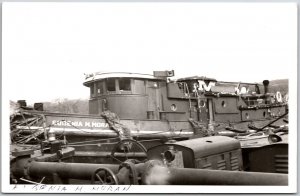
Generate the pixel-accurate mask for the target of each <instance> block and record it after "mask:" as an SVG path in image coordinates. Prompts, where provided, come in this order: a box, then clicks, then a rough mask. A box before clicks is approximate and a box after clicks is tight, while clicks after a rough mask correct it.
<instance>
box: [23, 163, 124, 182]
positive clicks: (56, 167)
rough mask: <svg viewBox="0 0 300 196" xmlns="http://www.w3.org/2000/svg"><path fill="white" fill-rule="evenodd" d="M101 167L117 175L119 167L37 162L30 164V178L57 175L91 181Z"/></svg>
mask: <svg viewBox="0 0 300 196" xmlns="http://www.w3.org/2000/svg"><path fill="white" fill-rule="evenodd" d="M100 167H105V168H109V169H111V170H112V171H113V172H114V173H115V174H116V173H117V172H118V169H119V165H112V164H86V163H62V162H36V161H33V162H31V163H30V164H28V175H29V176H30V177H33V176H34V177H41V176H52V175H53V174H57V175H58V176H60V177H62V178H73V179H86V180H90V179H91V177H92V174H93V173H94V171H96V170H97V169H98V168H100Z"/></svg>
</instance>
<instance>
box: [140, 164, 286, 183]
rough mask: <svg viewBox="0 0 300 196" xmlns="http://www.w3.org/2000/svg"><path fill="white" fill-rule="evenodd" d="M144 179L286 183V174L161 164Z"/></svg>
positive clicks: (150, 181) (183, 181)
mask: <svg viewBox="0 0 300 196" xmlns="http://www.w3.org/2000/svg"><path fill="white" fill-rule="evenodd" d="M146 179H147V182H146V184H160V185H162V184H172V185H288V175H287V174H275V173H260V172H243V171H223V170H205V169H191V168H164V167H161V166H156V167H153V168H152V171H151V172H149V175H148V177H147V178H146Z"/></svg>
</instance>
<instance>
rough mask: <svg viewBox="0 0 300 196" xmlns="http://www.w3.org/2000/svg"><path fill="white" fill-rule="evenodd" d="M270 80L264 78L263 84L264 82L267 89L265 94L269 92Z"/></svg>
mask: <svg viewBox="0 0 300 196" xmlns="http://www.w3.org/2000/svg"><path fill="white" fill-rule="evenodd" d="M269 83H270V81H269V80H264V81H263V84H264V90H265V94H267V93H269Z"/></svg>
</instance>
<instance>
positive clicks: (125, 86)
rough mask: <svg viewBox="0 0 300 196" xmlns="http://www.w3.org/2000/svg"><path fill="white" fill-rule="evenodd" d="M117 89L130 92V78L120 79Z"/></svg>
mask: <svg viewBox="0 0 300 196" xmlns="http://www.w3.org/2000/svg"><path fill="white" fill-rule="evenodd" d="M119 88H120V91H130V90H131V84H130V78H120V79H119Z"/></svg>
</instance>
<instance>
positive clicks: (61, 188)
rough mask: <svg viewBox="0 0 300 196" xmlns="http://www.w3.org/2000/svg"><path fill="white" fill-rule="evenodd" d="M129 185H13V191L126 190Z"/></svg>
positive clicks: (116, 191) (115, 191) (90, 191)
mask: <svg viewBox="0 0 300 196" xmlns="http://www.w3.org/2000/svg"><path fill="white" fill-rule="evenodd" d="M130 187H131V185H88V186H87V185H72V186H65V185H44V184H39V185H13V188H12V190H13V191H17V192H19V191H24V192H60V193H68V192H78V193H80V192H89V193H92V192H106V193H107V192H111V193H118V192H128V191H129V189H130Z"/></svg>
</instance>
